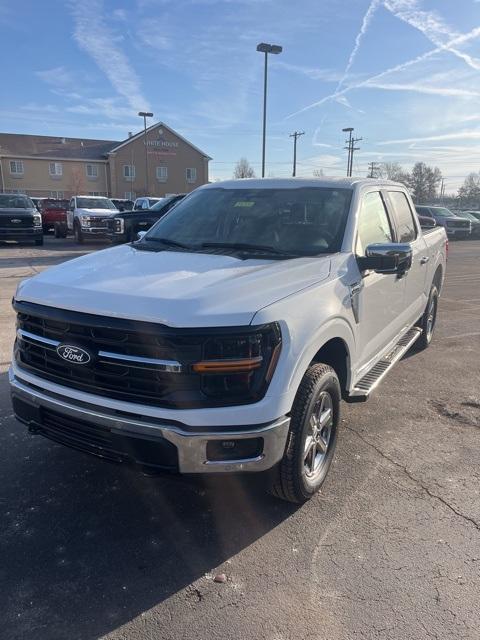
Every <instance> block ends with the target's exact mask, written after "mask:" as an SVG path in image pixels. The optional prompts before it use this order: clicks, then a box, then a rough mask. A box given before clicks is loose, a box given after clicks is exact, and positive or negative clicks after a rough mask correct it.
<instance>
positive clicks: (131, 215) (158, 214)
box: [106, 193, 185, 242]
mask: <svg viewBox="0 0 480 640" xmlns="http://www.w3.org/2000/svg"><path fill="white" fill-rule="evenodd" d="M184 197H185V194H184V193H180V194H177V195H175V196H170V197H168V198H162V199H161V200H160V201H159V202H156V203H155V204H154V205H153V206H152V207H150V209H145V210H143V211H122V212H121V213H117V214H115V215H114V216H111V217H110V218H109V220H108V221H107V225H108V230H107V234H106V236H107V238H108V239H109V240H110V241H111V242H132V241H133V240H136V239H137V233H138V232H139V231H147V230H148V229H150V227H151V226H152V224H154V223H155V222H157V220H160V218H162V217H163V216H164V215H165V214H166V213H167V211H170V209H171V208H172V207H174V206H175V205H176V204H177V202H179V201H180V200H181V199H182V198H184Z"/></svg>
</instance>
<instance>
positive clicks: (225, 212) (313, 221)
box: [145, 187, 352, 256]
mask: <svg viewBox="0 0 480 640" xmlns="http://www.w3.org/2000/svg"><path fill="white" fill-rule="evenodd" d="M351 195H352V192H351V190H350V189H332V188H321V187H316V188H297V189H221V188H219V189H216V188H212V189H204V190H200V191H197V192H195V193H193V194H192V195H191V196H189V197H188V198H186V199H185V200H183V201H182V202H180V203H179V204H178V205H177V206H176V207H175V208H173V209H172V212H171V213H169V214H168V215H167V216H166V217H165V218H163V219H162V220H161V221H160V222H159V223H158V224H156V225H155V226H154V227H153V228H152V230H151V231H150V232H149V233H148V234H147V235H146V236H145V241H148V240H150V241H155V240H168V241H169V242H170V243H179V244H182V245H186V246H187V247H189V248H193V249H208V248H209V245H211V247H210V248H211V249H212V251H215V252H216V253H218V252H221V248H222V245H231V246H230V249H232V250H235V248H236V247H237V248H238V249H240V250H242V249H243V250H245V251H248V250H249V249H250V250H252V251H255V249H256V248H258V250H265V248H266V247H267V248H271V250H272V252H273V253H283V252H285V253H288V254H292V255H298V256H302V255H316V254H319V253H331V252H334V251H338V250H339V249H340V246H341V242H342V238H343V232H344V228H345V223H346V219H347V215H348V209H349V205H350V200H351ZM232 245H233V246H232ZM228 249H229V247H228V246H227V247H225V250H226V252H228Z"/></svg>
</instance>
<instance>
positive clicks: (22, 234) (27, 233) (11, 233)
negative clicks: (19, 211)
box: [0, 227, 43, 242]
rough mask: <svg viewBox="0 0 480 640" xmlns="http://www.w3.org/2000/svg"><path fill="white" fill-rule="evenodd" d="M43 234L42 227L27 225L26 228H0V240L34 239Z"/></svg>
mask: <svg viewBox="0 0 480 640" xmlns="http://www.w3.org/2000/svg"><path fill="white" fill-rule="evenodd" d="M41 236H43V227H28V228H27V229H5V228H3V229H0V242H1V241H2V240H17V241H18V242H21V241H22V240H26V241H29V240H35V239H36V238H40V237H41Z"/></svg>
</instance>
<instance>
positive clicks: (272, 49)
mask: <svg viewBox="0 0 480 640" xmlns="http://www.w3.org/2000/svg"><path fill="white" fill-rule="evenodd" d="M257 51H260V52H261V53H264V54H265V66H264V71H263V133H262V178H264V177H265V142H266V137H267V72H268V54H269V53H274V54H278V53H281V52H282V47H281V46H279V45H278V44H267V43H266V42H261V43H260V44H259V45H257Z"/></svg>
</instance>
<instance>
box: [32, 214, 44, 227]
mask: <svg viewBox="0 0 480 640" xmlns="http://www.w3.org/2000/svg"><path fill="white" fill-rule="evenodd" d="M33 226H34V227H41V226H42V216H41V215H40V214H39V213H34V214H33Z"/></svg>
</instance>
